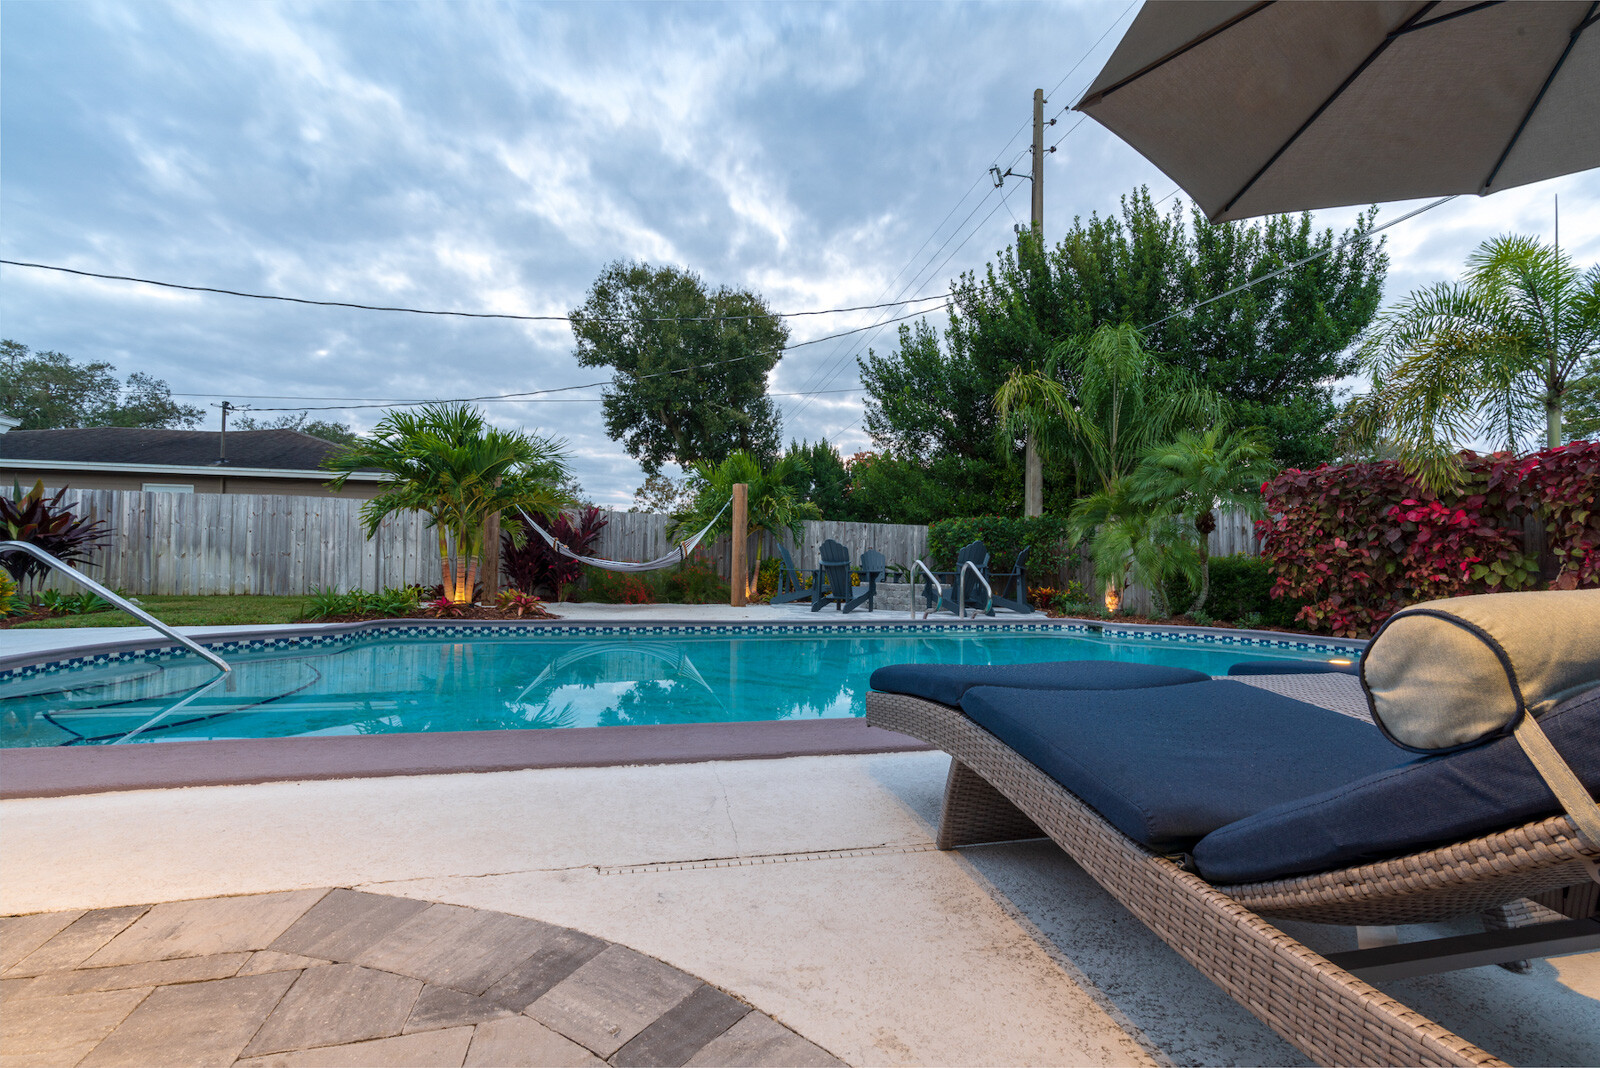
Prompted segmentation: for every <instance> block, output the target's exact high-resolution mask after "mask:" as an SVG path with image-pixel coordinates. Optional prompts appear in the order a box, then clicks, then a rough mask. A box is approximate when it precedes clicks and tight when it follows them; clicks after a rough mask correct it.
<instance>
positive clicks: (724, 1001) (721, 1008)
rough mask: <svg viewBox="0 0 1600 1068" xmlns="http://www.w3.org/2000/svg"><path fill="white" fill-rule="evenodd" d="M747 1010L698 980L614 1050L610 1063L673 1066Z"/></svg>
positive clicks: (630, 1067)
mask: <svg viewBox="0 0 1600 1068" xmlns="http://www.w3.org/2000/svg"><path fill="white" fill-rule="evenodd" d="M749 1011H750V1006H748V1005H746V1004H745V1003H744V1002H742V1001H738V1000H736V999H734V998H730V997H729V996H728V995H726V994H724V993H723V992H722V991H720V990H718V989H717V988H716V987H714V986H708V985H705V984H701V985H700V986H698V987H696V988H695V990H694V992H693V993H691V994H690V995H689V996H688V997H686V998H684V999H683V1000H682V1001H680V1002H678V1003H677V1004H676V1005H674V1006H673V1007H672V1008H670V1009H668V1010H667V1011H666V1013H665V1014H663V1015H662V1017H661V1018H660V1019H659V1020H657V1021H656V1022H655V1023H653V1024H651V1025H650V1026H649V1027H646V1028H645V1029H644V1030H643V1031H640V1032H639V1033H638V1034H637V1035H635V1036H634V1037H633V1038H632V1039H630V1040H629V1042H628V1044H627V1045H625V1046H623V1047H622V1048H621V1049H619V1050H617V1052H616V1053H615V1054H614V1055H613V1056H612V1058H611V1063H612V1064H614V1065H618V1066H619V1068H658V1066H662V1065H671V1066H674V1068H676V1066H677V1065H680V1064H683V1063H684V1062H685V1061H687V1060H688V1059H689V1058H690V1057H692V1056H694V1055H695V1054H696V1053H698V1052H700V1049H701V1047H703V1046H704V1045H705V1044H706V1043H708V1042H710V1041H711V1040H712V1039H714V1038H716V1037H717V1036H718V1035H720V1034H722V1033H723V1032H724V1031H726V1030H727V1029H728V1028H730V1027H732V1026H733V1025H734V1024H736V1023H738V1022H739V1021H740V1020H741V1019H743V1018H744V1015H745V1014H746V1013H748V1012H749Z"/></svg>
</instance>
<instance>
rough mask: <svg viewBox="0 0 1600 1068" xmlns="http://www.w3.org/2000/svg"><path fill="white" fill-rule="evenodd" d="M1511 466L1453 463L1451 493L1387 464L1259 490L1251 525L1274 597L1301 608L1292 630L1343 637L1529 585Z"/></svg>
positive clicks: (1467, 458) (1501, 457)
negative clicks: (1449, 602)
mask: <svg viewBox="0 0 1600 1068" xmlns="http://www.w3.org/2000/svg"><path fill="white" fill-rule="evenodd" d="M1538 455H1539V454H1536V455H1535V456H1534V457H1529V460H1533V461H1537V458H1538ZM1511 462H1512V458H1511V457H1509V456H1508V455H1506V454H1497V455H1494V456H1476V455H1474V454H1470V453H1467V454H1463V456H1462V462H1461V482H1460V485H1459V489H1457V490H1454V491H1451V490H1446V491H1443V492H1442V493H1435V492H1434V491H1432V490H1429V489H1427V488H1426V487H1424V486H1423V485H1422V484H1421V483H1420V481H1419V479H1418V478H1415V477H1413V476H1411V475H1409V474H1407V473H1406V471H1405V469H1404V468H1403V467H1402V465H1401V464H1400V463H1399V462H1397V461H1385V462H1382V463H1368V464H1342V465H1339V466H1336V467H1329V466H1323V467H1319V468H1317V469H1316V470H1314V471H1296V470H1292V469H1291V470H1288V471H1285V472H1283V473H1282V474H1281V475H1279V476H1278V477H1277V478H1275V479H1273V480H1271V481H1270V482H1267V483H1266V484H1264V485H1263V486H1262V496H1263V499H1264V501H1265V504H1266V511H1267V514H1268V515H1269V516H1271V517H1272V518H1270V519H1267V520H1264V521H1262V522H1260V523H1258V524H1257V530H1258V531H1259V532H1260V533H1261V535H1262V537H1263V539H1264V540H1263V545H1262V553H1263V555H1264V556H1266V557H1267V559H1268V560H1269V562H1270V564H1271V567H1272V571H1273V575H1274V583H1273V596H1275V597H1292V598H1301V599H1303V600H1304V601H1305V602H1306V604H1305V605H1304V606H1303V607H1302V608H1301V609H1300V611H1299V613H1298V616H1297V619H1298V622H1300V623H1301V624H1303V625H1306V626H1308V627H1309V628H1311V629H1313V630H1319V631H1325V632H1330V633H1333V634H1338V635H1343V636H1349V637H1353V636H1355V635H1358V634H1361V633H1365V632H1368V631H1370V630H1372V629H1373V628H1374V627H1376V626H1377V625H1378V624H1380V623H1382V622H1383V621H1384V620H1385V619H1387V618H1388V617H1389V616H1390V615H1391V614H1392V613H1394V612H1395V611H1397V610H1398V609H1400V608H1403V607H1405V606H1406V605H1408V604H1415V603H1416V602H1418V601H1427V600H1433V599H1435V598H1439V597H1454V596H1459V595H1461V594H1468V593H1487V592H1492V591H1496V590H1517V589H1524V588H1526V587H1528V586H1531V585H1533V584H1534V583H1535V582H1536V581H1537V580H1538V561H1537V560H1536V559H1535V558H1534V557H1533V555H1532V554H1530V553H1529V552H1527V551H1526V549H1525V548H1524V546H1523V540H1522V518H1523V516H1525V515H1526V514H1528V508H1529V506H1530V505H1536V504H1537V502H1535V501H1533V500H1532V498H1531V497H1530V496H1528V495H1525V494H1523V493H1521V492H1520V491H1518V490H1517V489H1516V487H1515V482H1514V481H1512V480H1511V479H1510V478H1509V476H1511V475H1512V473H1513V471H1516V470H1520V467H1516V468H1514V467H1512V466H1509V465H1510V463H1511ZM1497 467H1498V468H1499V470H1498V471H1497V470H1496V469H1497ZM1536 468H1537V462H1535V467H1534V468H1530V469H1529V470H1530V473H1531V471H1532V470H1534V469H1536ZM1517 477H1521V476H1517ZM1491 479H1493V480H1494V484H1493V485H1491ZM1592 496H1593V494H1592V493H1591V499H1592ZM1578 511H1582V509H1581V508H1575V509H1573V512H1574V514H1575V513H1576V512H1578ZM1585 518H1586V519H1587V517H1585Z"/></svg>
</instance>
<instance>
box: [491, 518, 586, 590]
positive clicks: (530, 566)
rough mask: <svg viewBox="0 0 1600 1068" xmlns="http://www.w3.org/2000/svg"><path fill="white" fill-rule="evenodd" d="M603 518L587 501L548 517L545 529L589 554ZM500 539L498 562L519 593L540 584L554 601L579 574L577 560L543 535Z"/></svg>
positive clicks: (533, 588) (582, 552)
mask: <svg viewBox="0 0 1600 1068" xmlns="http://www.w3.org/2000/svg"><path fill="white" fill-rule="evenodd" d="M607 522H608V520H606V519H605V518H604V517H603V516H602V515H601V512H600V509H599V508H597V507H595V506H593V505H590V506H589V507H588V508H585V509H584V510H583V511H581V512H578V513H575V514H574V513H570V512H562V513H560V514H559V515H557V516H556V517H555V519H554V520H552V521H551V524H550V528H549V529H550V534H551V536H552V537H554V538H555V539H556V541H558V542H560V543H561V544H562V545H565V546H566V547H567V548H569V549H571V550H572V551H573V552H575V553H577V554H578V555H580V556H590V555H593V552H594V547H595V544H596V543H597V542H599V540H600V532H601V531H602V530H603V529H605V526H606V523H607ZM501 541H502V547H501V550H500V559H501V561H502V564H501V566H502V567H504V568H505V572H506V574H508V575H510V576H511V581H512V583H513V584H514V585H515V586H516V587H517V589H519V590H521V591H522V592H523V593H527V594H533V593H536V592H538V590H539V589H540V588H544V589H548V590H549V591H550V592H551V593H553V594H554V595H555V599H556V600H557V601H564V600H566V599H567V597H566V591H567V589H568V588H569V587H570V586H572V584H573V583H575V582H577V581H578V580H579V579H581V578H582V577H583V565H582V564H581V563H579V562H578V561H576V560H574V559H572V557H570V556H564V555H562V554H561V553H558V552H556V551H555V549H553V548H551V547H550V546H549V545H548V544H547V543H546V542H545V540H544V539H543V538H527V539H525V540H524V542H523V544H521V545H517V544H515V543H513V541H512V539H511V538H510V537H509V536H502V538H501Z"/></svg>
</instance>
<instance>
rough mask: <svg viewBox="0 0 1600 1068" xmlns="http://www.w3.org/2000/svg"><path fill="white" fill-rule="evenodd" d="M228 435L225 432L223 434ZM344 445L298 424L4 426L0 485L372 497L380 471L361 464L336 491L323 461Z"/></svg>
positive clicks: (0, 441) (1, 429)
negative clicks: (274, 426)
mask: <svg viewBox="0 0 1600 1068" xmlns="http://www.w3.org/2000/svg"><path fill="white" fill-rule="evenodd" d="M224 438H226V440H224ZM339 448H340V446H338V445H335V444H334V443H333V442H331V441H324V440H323V439H322V438H315V437H312V436H311V435H310V434H302V433H300V432H299V431H298V430H230V431H228V433H227V434H226V435H223V434H221V433H218V432H217V431H214V430H146V429H143V428H138V427H117V426H97V427H84V428H82V429H76V430H10V429H6V428H4V427H3V426H0V486H3V487H4V489H5V490H6V491H7V492H9V491H10V489H11V484H12V483H13V482H20V483H21V484H22V486H23V488H24V489H26V488H27V487H29V486H31V485H33V484H34V482H35V481H37V480H39V479H43V480H44V484H45V485H46V486H49V487H52V488H56V487H60V486H72V487H73V488H74V489H118V490H145V491H147V492H167V493H281V494H292V495H296V496H309V497H332V496H341V497H358V498H363V499H365V498H370V497H373V496H375V495H376V494H377V492H378V487H377V483H378V479H379V478H380V477H381V475H380V474H379V472H377V471H357V472H354V473H353V474H351V476H350V479H349V481H348V482H346V483H345V487H344V492H343V493H340V494H334V493H333V492H332V491H331V490H329V489H328V487H327V485H326V484H325V483H326V482H327V480H328V479H329V478H330V477H332V472H330V471H326V470H323V469H322V461H323V460H325V459H327V457H329V456H331V455H332V454H333V453H335V452H338V451H339Z"/></svg>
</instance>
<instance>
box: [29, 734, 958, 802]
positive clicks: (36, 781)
mask: <svg viewBox="0 0 1600 1068" xmlns="http://www.w3.org/2000/svg"><path fill="white" fill-rule="evenodd" d="M930 748H932V747H931V746H928V745H925V744H924V743H922V742H919V741H917V740H916V739H914V738H908V737H906V736H905V735H903V734H895V733H894V732H892V731H886V730H883V729H881V728H879V727H869V726H868V725H867V724H866V723H865V722H863V721H862V720H859V719H823V720H807V721H802V722H795V721H783V720H778V721H770V722H751V723H684V724H671V725H659V726H658V725H648V726H633V727H572V728H562V729H559V730H528V731H451V732H441V733H437V734H380V735H351V736H340V737H319V738H247V739H237V740H227V741H201V742H149V743H135V744H131V745H116V746H110V745H96V746H56V747H51V748H41V749H0V799H11V798H24V797H63V796H67V795H70V794H93V793H105V792H109V791H114V790H159V789H170V788H174V787H182V786H230V785H242V784H245V783H262V782H286V781H295V780H305V779H362V778H377V777H381V776H387V775H443V774H456V773H467V772H487V771H516V770H521V769H524V768H598V767H611V766H616V765H622V764H691V763H697V762H700V761H705V760H770V759H775V758H778V757H792V756H837V755H843V754H852V753H898V752H911V751H916V750H923V749H930Z"/></svg>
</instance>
